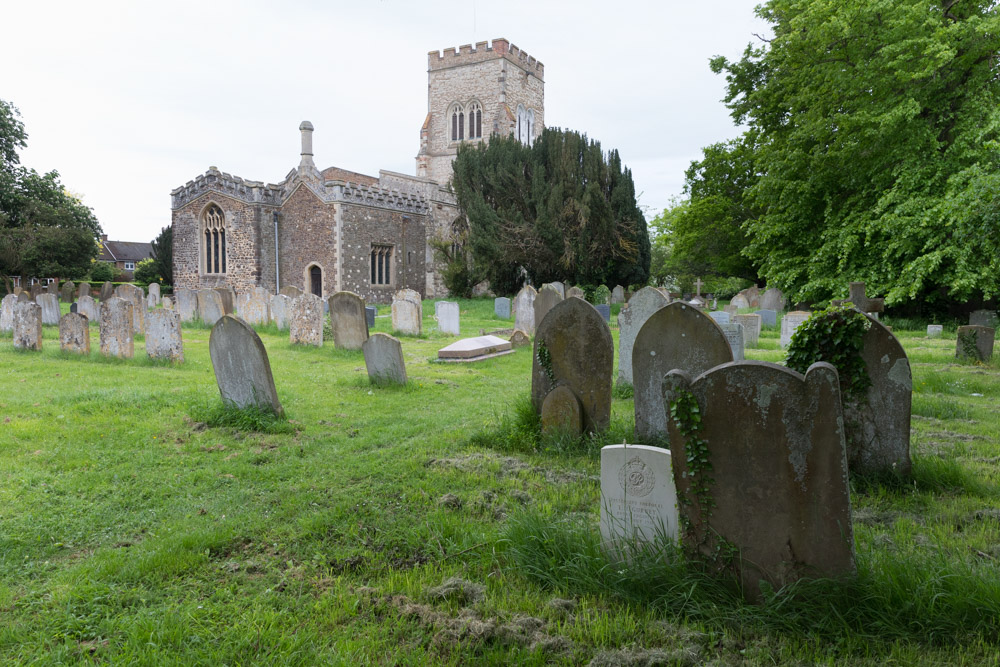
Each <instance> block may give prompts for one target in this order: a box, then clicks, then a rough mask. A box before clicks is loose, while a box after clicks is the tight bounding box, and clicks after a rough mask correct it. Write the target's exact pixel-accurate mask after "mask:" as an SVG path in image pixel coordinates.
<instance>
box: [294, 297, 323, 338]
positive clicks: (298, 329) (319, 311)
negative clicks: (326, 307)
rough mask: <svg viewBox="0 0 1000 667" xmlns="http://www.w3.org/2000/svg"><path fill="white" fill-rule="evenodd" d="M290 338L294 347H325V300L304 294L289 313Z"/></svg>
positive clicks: (298, 298)
mask: <svg viewBox="0 0 1000 667" xmlns="http://www.w3.org/2000/svg"><path fill="white" fill-rule="evenodd" d="M288 336H289V340H290V341H291V343H292V345H315V346H316V347H322V346H323V299H321V298H319V297H318V296H316V295H315V294H303V295H302V296H299V297H296V298H295V299H294V300H293V301H292V306H291V308H289V311H288Z"/></svg>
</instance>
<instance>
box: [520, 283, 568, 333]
mask: <svg viewBox="0 0 1000 667" xmlns="http://www.w3.org/2000/svg"><path fill="white" fill-rule="evenodd" d="M562 301H563V297H562V295H561V294H559V290H558V289H556V288H555V287H553V286H552V285H542V289H541V290H539V291H538V294H537V296H535V301H534V304H533V305H534V309H535V329H537V328H538V327H540V326H542V320H544V319H545V315H546V314H547V313H548V312H549V311H550V310H552V308H553V306H555V305H556V304H557V303H560V302H562ZM514 326H515V327H516V326H517V324H516V323H515V324H514Z"/></svg>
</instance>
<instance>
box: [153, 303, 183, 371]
mask: <svg viewBox="0 0 1000 667" xmlns="http://www.w3.org/2000/svg"><path fill="white" fill-rule="evenodd" d="M146 355H147V356H148V357H149V358H150V359H166V360H167V361H177V362H181V361H184V343H183V341H182V340H181V316H180V313H178V312H177V311H176V310H166V309H164V308H158V309H157V310H153V311H150V312H148V313H146Z"/></svg>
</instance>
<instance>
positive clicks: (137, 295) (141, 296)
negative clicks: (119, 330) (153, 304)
mask: <svg viewBox="0 0 1000 667" xmlns="http://www.w3.org/2000/svg"><path fill="white" fill-rule="evenodd" d="M115 296H117V297H119V298H121V299H125V300H126V301H128V302H130V303H131V304H132V334H133V335H134V334H141V333H142V332H143V331H144V330H145V322H146V293H145V292H143V291H142V288H141V287H138V286H136V285H132V284H131V283H126V284H124V285H119V286H118V287H116V288H115Z"/></svg>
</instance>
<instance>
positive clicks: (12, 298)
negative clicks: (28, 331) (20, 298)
mask: <svg viewBox="0 0 1000 667" xmlns="http://www.w3.org/2000/svg"><path fill="white" fill-rule="evenodd" d="M16 303H17V295H16V294H8V295H7V296H5V297H4V298H3V300H2V301H0V331H5V332H6V331H13V330H14V304H16Z"/></svg>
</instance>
